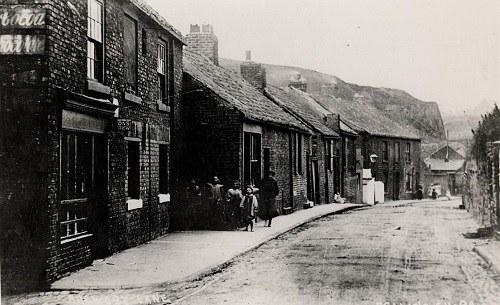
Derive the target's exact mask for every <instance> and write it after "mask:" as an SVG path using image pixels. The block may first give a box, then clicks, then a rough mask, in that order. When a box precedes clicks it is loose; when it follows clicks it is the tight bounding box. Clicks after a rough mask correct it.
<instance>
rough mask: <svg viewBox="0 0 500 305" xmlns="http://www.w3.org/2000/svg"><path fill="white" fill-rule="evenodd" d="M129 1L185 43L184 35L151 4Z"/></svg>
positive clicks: (141, 1) (137, 0)
mask: <svg viewBox="0 0 500 305" xmlns="http://www.w3.org/2000/svg"><path fill="white" fill-rule="evenodd" d="M130 2H131V3H132V4H133V5H135V6H136V7H137V8H138V9H140V10H141V11H142V12H143V13H144V14H146V15H148V16H149V17H150V18H151V19H153V20H154V21H155V22H156V23H158V24H159V25H161V26H162V27H163V28H164V29H165V30H167V31H168V32H170V33H171V34H172V35H173V36H174V37H175V38H177V39H179V40H180V41H181V42H182V43H184V44H186V41H185V40H184V37H183V36H182V34H181V32H179V31H178V30H176V29H175V28H174V27H173V26H171V25H170V24H169V23H168V22H167V20H165V18H163V17H162V16H161V15H160V14H159V13H158V12H157V11H155V10H154V9H153V8H152V7H151V6H149V5H148V4H146V3H145V2H144V1H143V0H130Z"/></svg>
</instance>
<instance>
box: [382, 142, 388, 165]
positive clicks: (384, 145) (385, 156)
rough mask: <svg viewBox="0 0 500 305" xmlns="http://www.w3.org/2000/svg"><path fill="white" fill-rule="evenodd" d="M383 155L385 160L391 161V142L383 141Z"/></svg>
mask: <svg viewBox="0 0 500 305" xmlns="http://www.w3.org/2000/svg"><path fill="white" fill-rule="evenodd" d="M382 157H383V158H384V159H383V160H384V161H386V162H387V161H389V143H388V142H387V141H383V142H382Z"/></svg>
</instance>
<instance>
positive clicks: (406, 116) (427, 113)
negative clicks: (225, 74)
mask: <svg viewBox="0 0 500 305" xmlns="http://www.w3.org/2000/svg"><path fill="white" fill-rule="evenodd" d="M240 63H241V61H238V60H232V59H225V58H219V64H220V65H221V66H223V67H226V68H228V69H231V70H234V71H236V72H237V73H239V72H240ZM264 66H265V67H266V73H267V82H268V83H269V84H272V85H275V86H280V87H285V86H288V83H289V80H290V77H292V76H294V75H296V74H297V73H300V74H302V77H304V78H305V79H306V80H307V91H308V92H309V93H313V94H320V93H321V92H322V86H324V85H325V84H328V85H329V86H328V89H326V92H327V93H328V94H332V95H334V96H336V97H339V98H342V99H344V100H352V99H353V97H354V96H355V94H356V93H357V94H358V96H359V95H361V96H363V99H364V100H366V101H369V102H371V103H372V104H373V105H374V106H375V107H376V108H378V109H379V110H381V111H383V112H384V113H386V114H387V116H389V117H391V118H393V119H394V120H396V121H397V122H398V123H400V124H401V125H405V126H409V127H411V130H412V131H413V132H415V133H416V134H418V135H419V136H420V137H421V138H422V140H423V142H426V143H432V142H437V141H442V140H444V139H445V131H444V125H443V120H442V118H441V113H440V112H439V108H438V105H437V104H436V103H434V102H423V101H420V100H418V99H416V98H415V97H413V96H411V95H410V94H408V93H406V92H404V91H402V90H397V89H388V88H374V87H368V86H359V85H356V84H350V83H347V82H344V81H343V80H341V79H340V78H338V77H336V76H334V75H329V74H325V73H321V72H317V71H314V70H309V69H303V68H299V67H290V66H279V65H268V64H264ZM323 91H324V92H325V88H323Z"/></svg>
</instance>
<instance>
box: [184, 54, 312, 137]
mask: <svg viewBox="0 0 500 305" xmlns="http://www.w3.org/2000/svg"><path fill="white" fill-rule="evenodd" d="M183 63H184V72H185V73H187V74H189V75H190V76H191V77H193V78H194V79H196V80H198V81H199V82H201V83H202V84H203V85H204V86H206V87H207V88H209V89H210V90H212V91H213V92H214V93H216V94H217V95H219V96H220V97H221V98H223V99H224V100H225V101H226V102H228V103H229V104H230V105H232V106H234V107H235V108H236V109H238V110H239V111H240V112H241V113H242V114H243V115H244V116H245V117H246V118H247V119H250V120H254V121H259V122H264V123H270V124H278V125H282V126H287V127H293V128H296V129H299V130H302V131H307V132H309V131H310V130H309V129H308V128H307V127H306V126H304V125H303V124H302V123H301V122H300V121H299V120H297V119H296V118H294V117H293V116H292V115H290V114H288V113H286V112H285V111H284V110H283V109H281V108H280V107H279V106H278V105H276V104H275V103H273V102H272V101H271V100H270V99H268V98H267V97H265V96H264V94H263V93H261V92H260V91H258V90H257V89H255V88H254V87H253V86H252V85H251V84H250V83H248V82H246V81H245V80H244V79H243V78H241V77H240V76H239V75H237V74H236V73H234V72H232V71H229V70H227V69H224V68H222V67H219V66H217V65H215V64H213V63H212V62H211V61H210V60H209V59H208V58H206V57H205V56H203V55H200V54H198V53H195V52H193V51H191V50H189V49H188V48H186V49H184V57H183Z"/></svg>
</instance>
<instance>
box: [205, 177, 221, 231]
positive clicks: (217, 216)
mask: <svg viewBox="0 0 500 305" xmlns="http://www.w3.org/2000/svg"><path fill="white" fill-rule="evenodd" d="M208 185H209V186H210V197H211V198H210V199H211V203H212V204H211V206H210V210H211V229H212V230H214V229H221V227H222V223H223V220H224V218H225V217H224V215H223V212H224V211H223V207H222V199H223V195H222V194H223V191H222V187H223V185H222V184H221V183H220V180H219V178H218V177H217V176H214V179H213V183H209V184H208Z"/></svg>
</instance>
